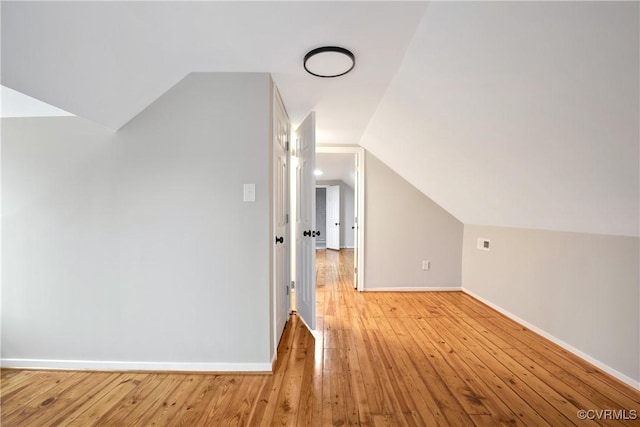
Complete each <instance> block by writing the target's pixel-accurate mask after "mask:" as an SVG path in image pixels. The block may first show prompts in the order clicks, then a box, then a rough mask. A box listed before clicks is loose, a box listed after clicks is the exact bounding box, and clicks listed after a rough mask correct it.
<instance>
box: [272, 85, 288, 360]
mask: <svg viewBox="0 0 640 427" xmlns="http://www.w3.org/2000/svg"><path fill="white" fill-rule="evenodd" d="M274 93H275V96H274V112H275V116H274V124H273V132H274V135H273V156H274V158H273V164H274V170H273V179H274V189H275V195H274V203H273V211H274V212H273V216H274V234H275V236H274V242H273V244H274V245H275V247H274V265H275V272H274V276H275V277H274V280H275V296H274V299H275V305H274V310H275V313H274V318H275V334H274V337H275V343H274V345H275V348H277V346H278V343H279V342H280V337H281V336H282V332H283V331H284V327H285V324H286V323H287V320H288V319H289V312H290V311H291V309H290V301H291V299H290V296H289V248H290V245H289V215H288V214H289V170H288V162H287V155H288V153H287V151H288V143H289V118H288V117H287V113H286V111H285V109H284V105H283V104H282V100H281V99H280V96H279V94H278V92H277V90H274Z"/></svg>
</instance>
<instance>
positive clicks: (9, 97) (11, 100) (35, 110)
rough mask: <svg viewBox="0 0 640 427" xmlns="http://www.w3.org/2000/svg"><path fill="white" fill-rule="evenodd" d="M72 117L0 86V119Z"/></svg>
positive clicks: (51, 106)
mask: <svg viewBox="0 0 640 427" xmlns="http://www.w3.org/2000/svg"><path fill="white" fill-rule="evenodd" d="M57 116H73V114H71V113H68V112H66V111H64V110H61V109H60V108H57V107H54V106H53V105H49V104H46V103H44V102H42V101H39V100H37V99H35V98H32V97H30V96H28V95H25V94H24V93H21V92H18V91H15V90H13V89H9V88H8V87H4V86H0V117H57Z"/></svg>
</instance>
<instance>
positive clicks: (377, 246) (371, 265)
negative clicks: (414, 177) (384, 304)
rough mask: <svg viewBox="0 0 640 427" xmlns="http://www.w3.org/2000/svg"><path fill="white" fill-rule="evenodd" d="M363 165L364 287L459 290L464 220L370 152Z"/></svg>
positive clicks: (366, 288) (369, 288) (373, 288)
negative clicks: (427, 265)
mask: <svg viewBox="0 0 640 427" xmlns="http://www.w3.org/2000/svg"><path fill="white" fill-rule="evenodd" d="M366 165H367V168H366V176H365V180H366V185H365V186H366V188H365V197H366V200H365V209H366V223H365V276H364V280H365V282H364V283H365V290H375V289H379V290H380V289H402V288H408V289H414V290H415V289H422V288H430V289H434V288H439V287H444V288H460V286H461V269H462V233H463V225H462V223H461V222H460V221H458V220H457V219H456V218H454V217H453V216H451V215H450V214H449V213H448V212H446V211H445V210H443V209H442V208H441V207H440V206H438V205H437V204H435V203H434V202H433V201H432V200H431V199H429V198H428V197H427V196H425V195H424V194H423V193H421V192H420V191H419V190H418V189H416V188H415V187H414V186H412V185H411V184H409V183H408V182H407V181H405V180H404V179H403V178H401V177H400V176H399V175H398V174H397V173H396V172H394V171H393V170H392V169H390V168H389V167H387V166H386V165H385V164H384V163H382V162H381V161H380V160H378V159H377V158H376V157H375V156H373V155H372V154H370V153H369V152H367V155H366ZM423 260H428V261H430V262H431V268H430V269H429V270H428V271H423V270H422V261H423Z"/></svg>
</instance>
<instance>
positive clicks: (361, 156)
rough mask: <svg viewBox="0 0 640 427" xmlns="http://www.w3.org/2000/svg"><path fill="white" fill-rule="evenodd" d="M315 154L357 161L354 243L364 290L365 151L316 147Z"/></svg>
mask: <svg viewBox="0 0 640 427" xmlns="http://www.w3.org/2000/svg"><path fill="white" fill-rule="evenodd" d="M316 153H323V154H324V153H327V154H355V156H356V158H357V160H358V170H357V171H356V172H357V174H356V175H357V177H358V179H357V182H356V186H357V189H356V193H357V200H356V203H357V210H358V217H357V221H356V224H355V225H356V227H358V241H357V242H354V243H355V244H356V245H357V247H358V259H357V264H356V265H357V269H358V271H357V274H358V288H357V289H358V291H363V290H364V226H365V210H364V201H365V198H364V197H365V194H364V182H365V181H364V174H365V164H364V160H365V151H364V148H362V147H360V146H352V145H316Z"/></svg>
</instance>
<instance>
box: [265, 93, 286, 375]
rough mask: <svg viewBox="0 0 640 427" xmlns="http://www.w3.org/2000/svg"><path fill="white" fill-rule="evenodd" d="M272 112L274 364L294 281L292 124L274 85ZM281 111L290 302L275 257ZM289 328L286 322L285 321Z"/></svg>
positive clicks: (271, 200) (284, 243) (271, 235)
mask: <svg viewBox="0 0 640 427" xmlns="http://www.w3.org/2000/svg"><path fill="white" fill-rule="evenodd" d="M272 91H273V92H272V98H273V99H272V110H271V116H272V135H271V156H272V157H271V168H270V175H271V187H272V188H271V199H270V205H271V206H270V208H271V213H270V216H271V223H270V233H269V234H270V237H271V246H270V259H271V292H272V301H273V303H272V306H273V307H272V310H273V312H272V328H271V329H272V330H271V338H272V349H271V351H272V363H273V362H275V360H276V357H277V355H278V344H279V343H280V338H281V336H282V333H283V331H282V330H279V328H280V326H279V323H278V321H279V319H280V318H281V317H283V316H287V317H288V316H289V313H290V311H291V291H290V289H289V282H290V280H291V276H290V273H291V265H290V264H291V242H290V241H291V238H290V236H291V230H290V228H291V224H290V219H289V218H290V202H289V198H290V192H291V189H290V185H289V184H290V177H289V174H290V172H289V160H290V155H289V151H290V150H289V149H288V148H289V147H288V146H290V142H291V125H290V123H289V116H288V114H287V110H286V108H285V106H284V103H283V102H282V98H281V97H280V93H279V92H278V89H277V87H276V85H275V84H273V86H272ZM279 110H280V111H281V112H282V114H283V116H284V117H283V118H284V119H285V121H286V123H287V126H286V127H287V135H286V139H287V141H288V142H287V148H286V149H285V150H284V151H285V153H286V156H287V168H286V172H285V176H284V177H282V178H283V179H284V182H285V184H286V185H285V189H284V194H283V195H282V196H283V197H284V199H285V200H284V206H285V212H284V214H285V215H286V220H285V224H286V227H285V231H284V234H283V235H282V236H280V237H283V238H284V242H283V247H284V254H283V255H282V256H284V264H285V265H284V272H283V274H284V276H285V277H284V282H285V283H286V296H288V298H283V297H285V295H283V294H284V293H285V289H282V283H278V280H277V279H278V276H277V271H278V261H279V259H278V257H277V255H276V253H277V248H276V247H275V238H276V237H277V231H278V230H277V223H278V216H277V212H278V206H276V201H277V200H278V196H277V192H278V190H279V188H278V185H277V171H276V170H275V168H276V167H277V164H278V162H277V160H278V159H277V157H278V155H279V153H278V135H277V134H276V132H277V131H278V126H276V121H277V120H278V114H279ZM280 299H282V300H284V299H286V300H287V301H288V304H285V305H284V306H283V307H281V306H280V304H279V303H278V301H279V300H280ZM279 309H281V310H283V311H282V312H280V311H279ZM285 312H286V313H285ZM285 324H286V321H285Z"/></svg>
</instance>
